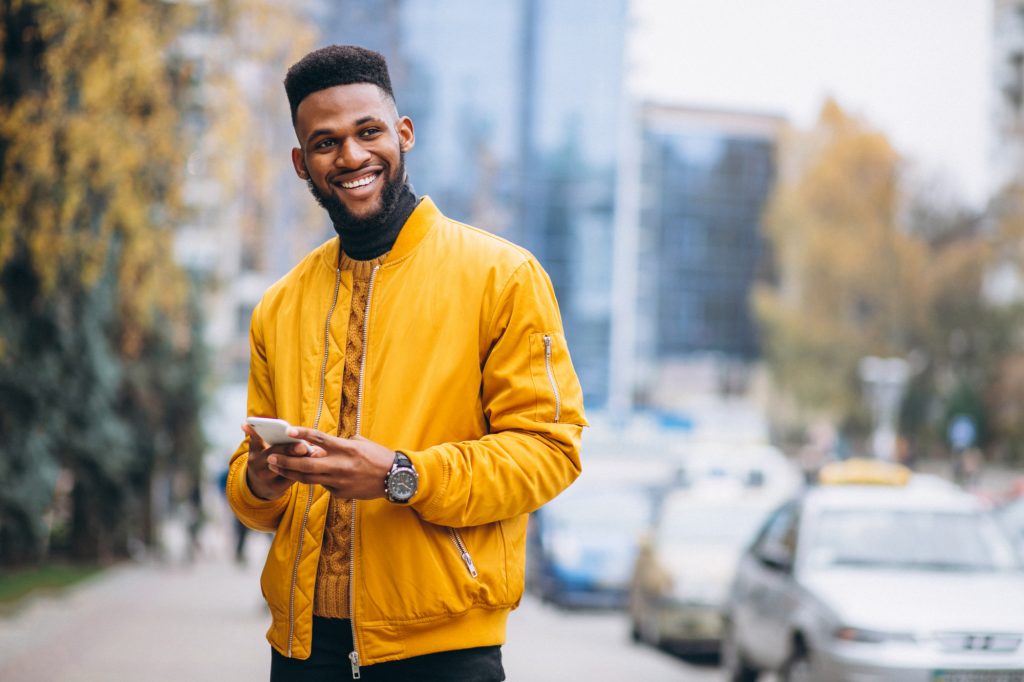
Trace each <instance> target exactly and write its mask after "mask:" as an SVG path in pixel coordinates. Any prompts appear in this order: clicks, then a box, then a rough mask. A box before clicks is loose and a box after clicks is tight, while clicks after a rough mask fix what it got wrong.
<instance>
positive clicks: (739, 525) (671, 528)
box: [657, 507, 767, 546]
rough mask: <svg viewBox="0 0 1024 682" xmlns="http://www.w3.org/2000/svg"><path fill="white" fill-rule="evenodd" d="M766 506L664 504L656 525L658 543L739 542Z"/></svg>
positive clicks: (748, 534)
mask: <svg viewBox="0 0 1024 682" xmlns="http://www.w3.org/2000/svg"><path fill="white" fill-rule="evenodd" d="M766 514H767V510H764V511H762V510H760V509H745V508H737V507H720V508H690V509H686V508H675V509H672V508H671V507H666V509H665V513H664V514H663V516H662V519H661V524H660V525H659V527H658V538H657V539H658V544H660V545H730V546H740V545H743V544H745V543H746V542H747V541H748V540H750V539H751V538H752V537H753V536H754V532H755V531H756V530H757V527H758V525H759V524H760V523H761V521H762V520H764V517H765V515H766Z"/></svg>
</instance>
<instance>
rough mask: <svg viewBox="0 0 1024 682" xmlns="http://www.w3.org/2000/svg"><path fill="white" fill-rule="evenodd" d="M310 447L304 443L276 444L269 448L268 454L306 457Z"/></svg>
mask: <svg viewBox="0 0 1024 682" xmlns="http://www.w3.org/2000/svg"><path fill="white" fill-rule="evenodd" d="M312 447H313V446H311V445H310V444H309V443H306V442H305V441H303V442H302V443H278V444H277V445H271V446H270V452H271V453H275V454H280V455H287V456H288V457H306V456H307V455H308V454H309V452H310V449H311V448H312Z"/></svg>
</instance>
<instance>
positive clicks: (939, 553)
mask: <svg viewBox="0 0 1024 682" xmlns="http://www.w3.org/2000/svg"><path fill="white" fill-rule="evenodd" d="M815 526H816V529H815V531H814V538H813V541H812V543H811V545H810V551H809V553H808V557H809V564H810V565H812V566H815V567H819V568H820V567H826V566H869V567H891V568H906V569H920V570H935V571H995V570H1007V569H1015V568H1020V565H1019V562H1018V560H1017V558H1016V556H1015V553H1014V550H1013V547H1012V545H1011V544H1010V541H1009V540H1008V538H1007V537H1006V536H1005V535H1004V534H1003V533H1002V532H1001V531H1000V529H999V528H998V527H997V525H996V523H995V522H994V521H993V519H992V518H991V517H989V516H987V515H985V514H981V513H965V512H941V511H916V510H887V509H857V510H830V511H825V512H823V513H822V514H821V516H820V517H819V518H818V520H817V523H816V524H815Z"/></svg>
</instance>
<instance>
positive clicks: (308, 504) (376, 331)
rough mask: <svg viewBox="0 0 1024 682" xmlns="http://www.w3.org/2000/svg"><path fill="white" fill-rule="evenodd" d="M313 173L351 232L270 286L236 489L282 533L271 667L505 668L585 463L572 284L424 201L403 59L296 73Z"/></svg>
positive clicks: (392, 675) (295, 115) (416, 672)
mask: <svg viewBox="0 0 1024 682" xmlns="http://www.w3.org/2000/svg"><path fill="white" fill-rule="evenodd" d="M285 90H286V91H287V94H288V100H289V102H290V104H291V111H292V123H293V125H294V128H295V134H296V136H297V139H298V143H299V146H298V147H296V148H295V149H294V150H292V164H293V165H294V167H295V172H296V174H297V175H298V177H299V178H300V179H302V180H304V181H306V183H307V184H308V186H309V189H310V191H311V192H312V194H313V196H314V197H315V198H316V200H317V201H318V202H319V203H320V205H321V206H323V208H324V209H325V210H326V211H327V213H328V215H329V216H330V218H331V221H332V222H333V223H334V228H335V231H336V232H337V233H338V237H337V238H334V239H331V240H330V241H328V242H326V243H324V244H323V245H321V246H320V247H318V248H317V249H315V250H314V251H313V252H312V253H310V254H309V255H308V256H306V258H304V259H303V260H302V262H300V263H299V264H298V265H297V266H296V267H295V268H294V269H293V270H292V271H291V272H290V273H288V274H287V275H285V276H284V277H283V278H282V279H281V280H280V281H279V282H277V283H276V284H274V285H273V286H272V287H271V288H270V289H269V290H268V291H267V292H266V294H264V296H263V299H262V300H261V301H260V303H259V304H258V305H257V306H256V309H255V310H254V311H253V316H252V324H251V327H250V345H251V364H250V372H249V397H248V414H249V415H250V416H260V417H277V418H280V419H284V420H286V421H288V422H289V423H290V424H292V425H293V428H292V429H291V430H290V435H291V436H293V437H295V438H298V439H299V440H300V442H298V443H297V444H279V445H273V444H269V443H266V442H264V441H263V440H262V439H261V438H260V436H259V435H258V434H257V433H256V432H255V431H254V430H253V429H252V427H249V426H243V430H245V432H246V437H245V439H244V440H243V441H242V443H241V445H240V446H239V448H238V450H237V451H236V452H235V454H234V455H233V457H232V460H231V467H230V474H229V477H228V481H227V492H228V499H229V501H230V502H231V506H232V508H233V509H234V511H235V513H236V514H237V515H238V517H239V518H240V519H241V520H242V521H243V522H244V523H246V524H247V525H248V526H250V527H252V528H256V529H258V530H263V531H269V532H273V533H274V541H273V544H272V545H271V548H270V552H269V555H268V557H267V565H266V568H265V569H264V572H263V576H262V581H261V582H262V589H263V594H264V596H265V597H266V599H267V603H268V605H269V607H270V613H271V618H272V623H271V626H270V630H269V631H268V633H267V638H268V640H269V641H270V644H271V679H272V680H274V681H276V682H280V681H284V680H327V679H331V680H336V679H343V678H344V677H348V676H351V677H352V678H354V679H359V678H362V679H366V680H452V681H453V682H454V681H459V682H472V681H475V680H476V681H480V682H484V681H488V682H489V681H491V680H502V679H504V678H505V676H504V671H503V668H502V664H501V649H500V647H501V645H502V644H503V643H504V641H505V623H506V619H507V617H508V614H509V612H510V611H511V610H512V609H513V608H515V607H516V605H517V604H518V603H519V599H520V597H521V596H522V592H523V573H524V553H525V533H526V523H527V515H528V514H529V512H531V511H533V510H535V509H537V508H538V507H540V506H541V505H543V504H544V503H545V502H547V501H548V500H550V499H551V498H553V497H554V496H555V495H557V494H558V493H559V492H561V491H562V490H563V489H564V488H565V487H566V486H568V485H569V484H570V483H572V481H573V480H574V479H575V478H576V477H577V476H578V475H579V472H580V460H579V444H580V435H581V432H582V428H583V426H585V424H586V422H585V419H584V416H583V405H582V392H581V390H580V386H579V382H578V380H577V378H576V374H575V372H574V370H573V367H572V363H571V361H570V359H569V354H568V349H567V348H566V344H565V337H564V334H563V331H562V323H561V318H560V316H559V313H558V306H557V303H556V301H555V297H554V293H553V291H552V288H551V283H550V281H549V280H548V277H547V275H546V274H545V273H544V271H543V269H542V268H541V267H540V265H539V264H538V263H537V261H536V259H534V258H533V256H531V255H530V254H529V253H528V252H526V251H524V250H523V249H521V248H519V247H516V246H514V245H512V244H510V243H508V242H506V241H504V240H502V239H499V238H497V237H495V236H493V235H491V234H489V233H487V232H485V231H483V230H479V229H477V228H474V227H470V226H467V225H463V224H461V223H457V222H455V221H453V220H451V219H449V218H446V217H445V216H444V215H442V214H441V212H440V211H439V210H438V208H437V207H436V206H435V205H434V204H433V202H432V201H431V200H430V199H429V198H428V197H422V198H420V199H418V200H417V198H416V196H415V194H414V193H413V190H412V188H411V186H410V184H409V182H408V178H407V177H406V170H405V154H406V152H408V151H410V150H412V148H413V145H414V144H415V139H416V138H415V132H414V128H413V123H412V121H411V120H410V119H409V118H408V117H405V116H400V115H399V114H398V111H397V108H396V105H395V100H394V95H393V93H392V89H391V81H390V78H389V76H388V71H387V65H386V64H385V62H384V59H383V57H381V55H379V54H377V53H375V52H372V51H369V50H365V49H363V48H359V47H353V46H330V47H326V48H323V49H320V50H317V51H315V52H312V53H310V54H308V55H306V56H305V57H304V58H303V59H302V60H300V61H299V62H298V63H296V64H295V65H294V66H292V68H291V69H289V71H288V75H287V77H286V78H285Z"/></svg>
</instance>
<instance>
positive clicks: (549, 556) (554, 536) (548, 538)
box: [527, 481, 652, 608]
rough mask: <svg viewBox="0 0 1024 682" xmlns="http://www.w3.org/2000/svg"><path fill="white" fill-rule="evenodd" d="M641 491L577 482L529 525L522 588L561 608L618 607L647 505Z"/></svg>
mask: <svg viewBox="0 0 1024 682" xmlns="http://www.w3.org/2000/svg"><path fill="white" fill-rule="evenodd" d="M651 499H652V498H651V495H650V494H649V493H648V491H647V490H646V488H644V487H642V486H638V485H634V484H617V483H615V482H610V481H607V482H606V481H602V482H601V483H600V484H598V485H592V484H590V483H588V482H579V483H577V484H575V485H573V486H572V487H570V488H569V489H567V490H566V491H565V492H563V493H562V494H561V495H559V496H558V497H556V498H555V499H554V500H552V501H551V502H549V503H547V504H546V505H544V506H543V507H541V508H540V509H539V510H537V511H536V512H535V513H534V514H533V517H532V518H531V521H530V533H529V543H528V549H527V585H528V586H529V587H530V589H531V591H533V592H535V593H536V594H538V595H539V596H540V597H541V599H543V600H545V601H549V602H552V603H554V604H557V605H560V606H566V607H598V608H601V607H603V608H622V607H623V606H625V604H626V598H627V594H628V587H629V578H630V575H631V573H632V568H633V563H634V562H635V560H636V552H637V546H638V542H639V539H640V536H641V535H642V533H643V531H644V530H645V529H646V528H647V527H648V526H649V525H650V521H651V512H652V502H651Z"/></svg>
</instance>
